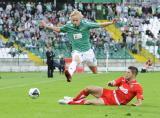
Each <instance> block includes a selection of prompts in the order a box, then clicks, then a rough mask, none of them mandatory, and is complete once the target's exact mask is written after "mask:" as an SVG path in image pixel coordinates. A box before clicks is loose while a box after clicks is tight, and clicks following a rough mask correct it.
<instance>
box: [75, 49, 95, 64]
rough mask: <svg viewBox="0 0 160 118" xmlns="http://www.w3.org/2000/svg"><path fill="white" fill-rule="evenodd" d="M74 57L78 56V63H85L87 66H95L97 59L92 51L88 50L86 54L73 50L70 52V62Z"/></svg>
mask: <svg viewBox="0 0 160 118" xmlns="http://www.w3.org/2000/svg"><path fill="white" fill-rule="evenodd" d="M75 56H79V59H80V63H85V64H87V65H88V66H97V59H96V57H95V54H94V52H93V50H92V49H89V50H88V51H86V52H79V51H77V50H74V51H73V52H72V60H75Z"/></svg>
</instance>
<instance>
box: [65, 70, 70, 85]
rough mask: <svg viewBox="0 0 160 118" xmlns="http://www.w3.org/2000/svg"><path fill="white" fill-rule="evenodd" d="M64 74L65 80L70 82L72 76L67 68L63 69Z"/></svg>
mask: <svg viewBox="0 0 160 118" xmlns="http://www.w3.org/2000/svg"><path fill="white" fill-rule="evenodd" d="M65 76H66V79H67V82H71V79H72V77H71V75H70V73H69V72H68V70H66V71H65Z"/></svg>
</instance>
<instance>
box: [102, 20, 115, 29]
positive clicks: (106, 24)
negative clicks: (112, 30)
mask: <svg viewBox="0 0 160 118" xmlns="http://www.w3.org/2000/svg"><path fill="white" fill-rule="evenodd" d="M117 21H118V20H117V19H113V20H112V21H111V22H104V23H99V25H101V26H102V27H106V26H108V25H111V24H114V23H116V22H117Z"/></svg>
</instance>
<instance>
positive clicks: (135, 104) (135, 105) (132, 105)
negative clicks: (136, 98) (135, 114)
mask: <svg viewBox="0 0 160 118" xmlns="http://www.w3.org/2000/svg"><path fill="white" fill-rule="evenodd" d="M131 106H139V105H137V104H135V103H133V104H131Z"/></svg>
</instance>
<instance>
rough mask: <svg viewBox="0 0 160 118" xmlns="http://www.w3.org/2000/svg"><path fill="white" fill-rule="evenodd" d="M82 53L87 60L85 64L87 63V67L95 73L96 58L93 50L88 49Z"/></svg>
mask: <svg viewBox="0 0 160 118" xmlns="http://www.w3.org/2000/svg"><path fill="white" fill-rule="evenodd" d="M84 55H85V56H86V58H85V59H86V60H85V61H86V62H87V65H88V67H89V69H90V70H91V71H92V72H93V73H94V74H96V73H97V59H96V57H95V54H94V52H93V50H92V49H90V50H89V51H87V52H86V53H85V54H84Z"/></svg>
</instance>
